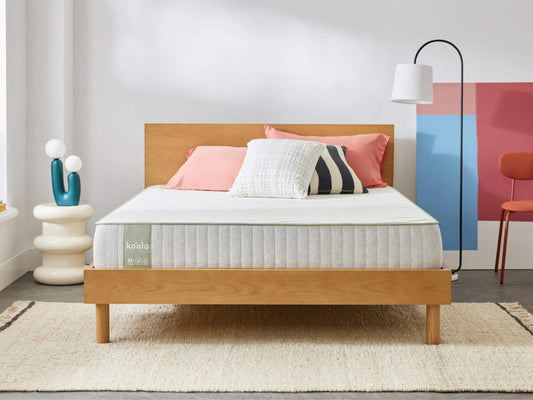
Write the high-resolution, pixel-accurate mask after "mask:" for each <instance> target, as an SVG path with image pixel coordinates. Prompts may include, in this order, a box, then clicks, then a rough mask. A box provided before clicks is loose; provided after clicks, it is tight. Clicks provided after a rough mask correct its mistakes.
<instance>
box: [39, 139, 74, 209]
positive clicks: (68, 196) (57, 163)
mask: <svg viewBox="0 0 533 400" xmlns="http://www.w3.org/2000/svg"><path fill="white" fill-rule="evenodd" d="M45 151H46V154H47V155H48V157H50V158H53V160H52V165H51V172H52V190H53V192H54V200H55V202H56V204H57V205H58V206H77V205H78V204H79V203H80V195H81V182H80V176H79V174H78V171H79V170H80V169H81V167H82V161H81V158H79V157H78V156H70V157H67V159H66V160H65V167H66V169H67V170H68V171H71V173H70V174H69V175H68V177H67V181H68V190H65V184H64V179H63V163H62V162H61V160H60V159H59V158H60V157H62V156H63V155H65V144H64V143H63V142H62V141H61V140H59V139H52V140H50V141H49V142H48V143H46V147H45Z"/></svg>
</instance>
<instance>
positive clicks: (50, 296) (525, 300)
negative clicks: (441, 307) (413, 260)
mask: <svg viewBox="0 0 533 400" xmlns="http://www.w3.org/2000/svg"><path fill="white" fill-rule="evenodd" d="M452 288H453V292H452V297H453V301H454V302H515V301H516V302H519V303H520V304H522V306H524V307H525V308H526V309H528V310H529V311H530V312H532V313H533V270H516V271H513V270H510V271H506V277H505V284H504V285H500V284H499V281H498V277H497V275H496V274H494V272H492V271H489V270H483V271H462V272H461V273H460V279H459V281H457V282H454V283H453V286H452ZM16 300H35V301H64V302H83V285H75V286H46V285H40V284H38V283H36V282H35V281H34V280H33V277H32V275H31V273H27V274H25V275H24V276H22V277H21V278H20V279H18V280H17V281H16V282H14V283H13V284H11V285H10V286H9V287H7V288H6V289H4V290H3V291H1V292H0V312H2V311H3V310H4V309H6V308H7V307H9V306H10V305H11V304H12V303H13V302H14V301H16ZM0 356H1V355H0ZM444 398H446V399H518V398H519V399H533V394H528V393H418V392H416V393H393V392H389V393H359V392H354V393H153V392H152V393H147V392H64V393H36V392H28V393H11V392H8V393H0V400H4V399H14V400H17V399H61V400H66V399H72V400H75V399H91V400H92V399H98V400H103V399H136V400H140V399H143V400H144V399H180V400H186V399H187V400H188V399H195V400H198V399H221V400H225V399H227V400H241V399H252V400H255V399H261V400H263V399H276V400H279V399H294V400H303V399H306V400H307V399H309V400H315V399H326V400H330V399H402V400H403V399H444Z"/></svg>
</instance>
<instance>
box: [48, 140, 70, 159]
mask: <svg viewBox="0 0 533 400" xmlns="http://www.w3.org/2000/svg"><path fill="white" fill-rule="evenodd" d="M44 151H46V155H47V156H48V157H50V158H61V157H63V156H64V155H65V151H66V148H65V143H63V141H61V140H59V139H52V140H49V141H48V142H47V143H46V146H45V147H44Z"/></svg>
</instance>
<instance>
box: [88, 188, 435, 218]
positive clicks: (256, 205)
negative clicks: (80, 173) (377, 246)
mask: <svg viewBox="0 0 533 400" xmlns="http://www.w3.org/2000/svg"><path fill="white" fill-rule="evenodd" d="M96 224H97V225H104V224H105V225H109V224H217V225H236V224H237V225H416V224H425V225H428V224H438V221H437V220H436V219H434V218H433V217H431V216H430V215H429V214H428V213H426V212H425V211H424V210H422V209H421V208H420V207H418V206H417V205H416V204H414V203H413V202H411V201H410V200H409V199H407V198H406V197H405V196H403V195H402V194H401V193H400V192H398V191H397V190H396V189H394V188H392V187H386V188H378V189H369V192H368V193H366V194H355V195H349V194H342V195H316V196H308V197H307V198H305V199H273V198H236V197H231V196H230V195H229V194H228V193H227V192H207V191H193V190H168V189H161V188H160V187H158V186H151V187H148V188H146V189H144V190H143V191H142V192H140V193H139V194H137V195H136V196H134V197H133V198H132V199H130V200H128V201H127V202H126V203H124V204H123V205H121V206H120V207H118V208H117V209H115V210H114V211H112V212H111V213H109V214H108V215H106V216H105V217H103V218H102V219H100V220H99V221H97V223H96Z"/></svg>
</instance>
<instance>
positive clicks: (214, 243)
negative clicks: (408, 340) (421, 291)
mask: <svg viewBox="0 0 533 400" xmlns="http://www.w3.org/2000/svg"><path fill="white" fill-rule="evenodd" d="M146 225H149V226H150V228H148V229H149V236H150V238H149V241H150V243H149V246H150V247H149V248H150V253H151V254H150V260H149V261H148V265H149V266H151V267H152V268H406V269H408V268H440V267H441V265H442V241H441V235H440V229H439V226H438V222H437V221H436V220H435V219H434V218H432V217H431V216H430V215H428V214H427V213H426V212H424V211H423V210H422V209H420V208H419V207H418V206H416V205H415V204H414V203H412V202H411V201H409V200H408V199H407V198H405V197H404V196H403V195H401V194H400V193H399V192H398V191H396V190H395V189H393V188H390V187H389V188H380V189H370V190H369V193H368V194H362V195H320V196H309V197H308V198H306V199H266V198H234V197H230V196H229V195H228V193H225V192H199V191H178V190H165V189H160V188H158V187H150V188H147V189H145V190H144V191H142V192H141V193H139V194H138V195H137V196H135V197H134V198H132V199H131V200H129V201H128V202H126V203H125V204H124V205H122V206H120V207H119V208H117V209H116V210H114V211H113V212H111V213H110V214H108V215H107V216H105V217H104V218H102V219H101V220H99V221H98V222H97V227H96V231H95V238H94V261H95V267H96V268H124V264H125V262H124V261H125V259H124V253H125V250H124V235H125V231H126V227H127V226H128V229H132V228H131V227H132V226H146ZM128 259H129V258H128ZM129 260H131V259H129ZM130 264H131V263H130ZM127 265H128V262H126V266H127Z"/></svg>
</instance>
